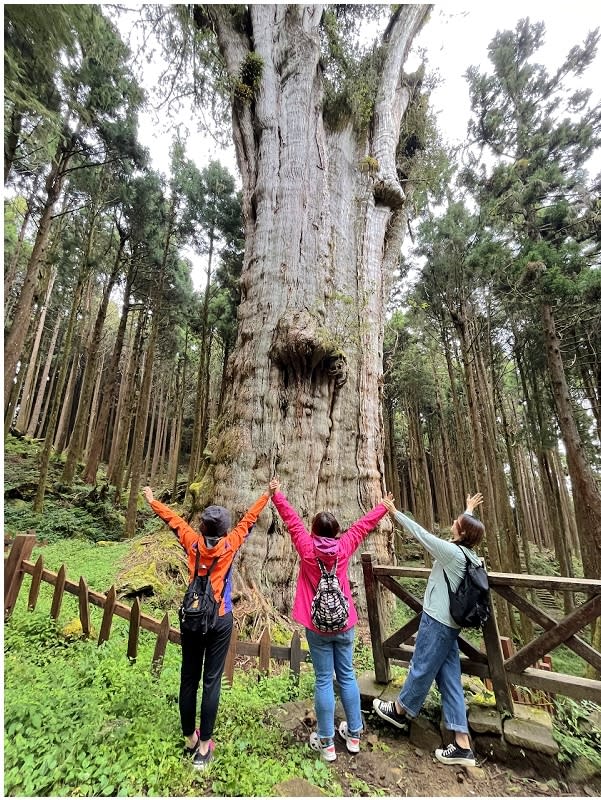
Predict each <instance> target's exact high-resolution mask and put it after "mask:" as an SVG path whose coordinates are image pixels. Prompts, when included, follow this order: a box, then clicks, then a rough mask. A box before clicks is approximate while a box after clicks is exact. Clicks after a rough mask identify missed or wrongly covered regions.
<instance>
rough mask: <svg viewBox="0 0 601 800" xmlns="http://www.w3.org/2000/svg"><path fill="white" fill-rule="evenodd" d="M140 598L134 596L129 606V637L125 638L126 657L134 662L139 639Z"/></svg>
mask: <svg viewBox="0 0 601 800" xmlns="http://www.w3.org/2000/svg"><path fill="white" fill-rule="evenodd" d="M140 613H141V608H140V598H139V597H138V596H137V595H136V597H135V598H134V602H133V603H132V606H131V616H130V618H129V636H128V638H127V657H128V658H129V659H130V661H135V660H136V658H137V657H138V641H139V639H140Z"/></svg>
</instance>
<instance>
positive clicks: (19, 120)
mask: <svg viewBox="0 0 601 800" xmlns="http://www.w3.org/2000/svg"><path fill="white" fill-rule="evenodd" d="M22 125H23V114H22V113H21V112H20V111H19V110H17V109H16V108H13V109H12V111H11V113H10V124H9V126H8V132H7V133H6V136H5V139H4V185H5V186H6V182H7V180H8V177H9V175H10V171H11V169H12V165H13V162H14V160H15V153H16V152H17V146H18V144H19V136H20V134H21V126H22Z"/></svg>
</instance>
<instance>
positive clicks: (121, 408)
mask: <svg viewBox="0 0 601 800" xmlns="http://www.w3.org/2000/svg"><path fill="white" fill-rule="evenodd" d="M147 319H148V317H147V314H146V312H145V310H143V311H141V312H140V314H139V317H138V322H137V325H136V332H135V335H134V339H133V343H132V347H131V352H130V353H129V358H128V360H127V367H126V369H125V380H124V381H123V383H122V385H121V391H120V392H119V402H118V404H117V420H118V424H116V426H115V427H116V433H115V437H114V438H115V451H114V453H111V461H110V462H109V479H110V481H111V483H113V484H114V486H115V505H116V506H117V505H119V504H120V502H121V491H122V489H123V484H124V481H123V474H124V471H125V462H126V460H127V450H128V446H129V440H130V434H131V422H132V418H133V415H134V411H135V407H136V404H137V397H138V386H137V382H138V377H139V374H140V371H139V365H140V363H141V361H142V356H143V348H144V342H143V333H144V330H145V329H146V323H147Z"/></svg>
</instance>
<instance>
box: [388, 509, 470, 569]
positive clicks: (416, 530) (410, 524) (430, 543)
mask: <svg viewBox="0 0 601 800" xmlns="http://www.w3.org/2000/svg"><path fill="white" fill-rule="evenodd" d="M394 518H395V519H396V520H397V522H399V523H400V524H401V525H402V526H403V527H404V528H405V529H406V530H408V531H409V533H410V534H411V535H412V536H414V537H415V538H416V539H417V541H418V542H419V543H420V544H421V545H422V546H423V547H425V549H426V550H427V551H428V552H429V553H430V554H431V555H433V556H434V558H435V559H436V560H437V561H439V562H440V563H441V564H449V563H450V562H451V561H454V560H455V559H456V558H457V546H456V545H454V544H453V543H452V542H447V541H445V540H444V539H439V538H438V536H434V534H433V533H428V531H427V530H425V528H422V526H421V525H418V524H417V522H415V520H412V519H410V518H409V517H407V516H406V515H405V514H403V513H402V512H401V511H397V512H396V514H395V515H394Z"/></svg>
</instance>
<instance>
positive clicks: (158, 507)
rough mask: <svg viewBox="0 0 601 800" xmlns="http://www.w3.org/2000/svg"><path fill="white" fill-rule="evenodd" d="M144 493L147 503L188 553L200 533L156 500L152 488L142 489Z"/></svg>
mask: <svg viewBox="0 0 601 800" xmlns="http://www.w3.org/2000/svg"><path fill="white" fill-rule="evenodd" d="M142 493H143V495H144V497H145V499H146V502H147V503H148V505H149V506H150V507H151V508H152V510H153V511H154V513H155V514H156V515H157V516H158V517H160V518H161V519H162V520H163V522H166V523H167V525H169V527H170V528H171V530H172V531H173V532H174V533H175V535H176V536H177V538H178V540H179V543H180V544H181V546H182V547H183V548H184V550H186V552H187V551H188V550H189V549H190V548H191V547H192V545H193V544H194V542H196V541H197V540H198V533H197V532H196V531H195V530H194V528H192V527H190V525H188V523H187V522H186V520H185V519H182V518H181V517H178V515H177V514H174V513H173V511H172V510H171V509H170V508H169V506H166V505H164V504H163V503H160V502H159V501H158V500H155V499H154V494H153V492H152V489H151V488H150V486H145V487H144V488H143V489H142Z"/></svg>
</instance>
